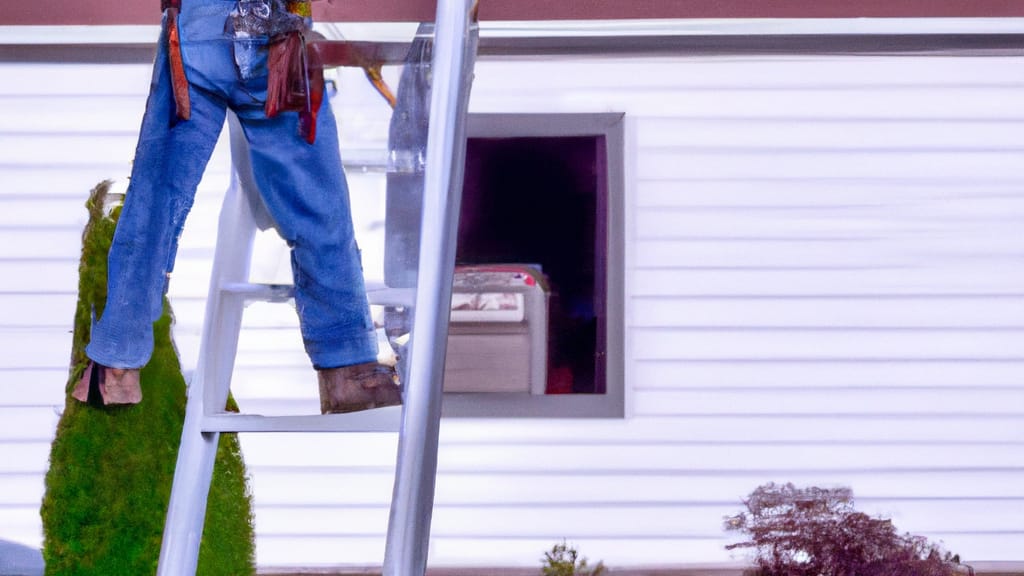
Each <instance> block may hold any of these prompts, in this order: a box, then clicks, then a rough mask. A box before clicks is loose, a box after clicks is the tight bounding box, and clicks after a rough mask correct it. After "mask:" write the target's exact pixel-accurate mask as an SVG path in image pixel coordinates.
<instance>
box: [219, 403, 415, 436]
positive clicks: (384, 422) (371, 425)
mask: <svg viewBox="0 0 1024 576" xmlns="http://www.w3.org/2000/svg"><path fill="white" fill-rule="evenodd" d="M401 425H402V407H401V406H389V407H387V408H377V409H374V410H364V411H362V412H352V413H350V414H324V415H320V414H310V415H299V416H263V415H260V414H237V413H233V412H221V413H216V414H207V415H206V416H204V417H203V423H202V426H201V428H202V431H203V432H398V431H399V430H400V428H401Z"/></svg>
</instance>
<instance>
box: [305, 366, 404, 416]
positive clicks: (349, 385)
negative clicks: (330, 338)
mask: <svg viewBox="0 0 1024 576" xmlns="http://www.w3.org/2000/svg"><path fill="white" fill-rule="evenodd" d="M317 380H318V381H319V383H320V412H321V413H322V414H342V413H345V412H358V411H360V410H369V409H370V408H383V407H385V406H397V405H399V404H401V403H402V393H401V391H400V390H399V388H398V385H397V384H396V383H395V370H394V368H391V367H389V366H384V365H382V364H378V363H377V362H366V363H364V364H354V365H352V366H341V367H339V368H325V369H323V370H317Z"/></svg>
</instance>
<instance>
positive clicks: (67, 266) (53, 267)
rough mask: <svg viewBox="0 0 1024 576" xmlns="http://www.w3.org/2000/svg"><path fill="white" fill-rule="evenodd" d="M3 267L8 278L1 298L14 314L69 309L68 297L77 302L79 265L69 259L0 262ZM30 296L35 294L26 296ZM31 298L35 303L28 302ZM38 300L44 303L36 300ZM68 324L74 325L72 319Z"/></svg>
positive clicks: (1, 285)
mask: <svg viewBox="0 0 1024 576" xmlns="http://www.w3.org/2000/svg"><path fill="white" fill-rule="evenodd" d="M79 249H81V248H79ZM0 266H2V267H3V270H4V278H3V280H2V281H0V294H2V295H3V298H4V304H3V305H4V307H8V306H9V307H10V309H11V310H16V309H18V308H21V307H22V306H25V305H28V304H32V309H33V310H34V311H35V312H37V313H45V312H48V311H50V310H51V309H52V305H54V304H57V305H58V307H59V308H63V307H64V306H65V304H64V299H66V298H68V297H71V298H72V299H77V294H78V262H77V261H72V260H67V259H64V260H8V261H0ZM26 292H29V293H32V294H31V295H28V294H24V293H26ZM29 298H32V299H33V300H31V301H28V299H29ZM34 298H42V299H43V300H34ZM72 306H74V304H72ZM5 320H6V319H5ZM0 322H2V321H0ZM67 322H68V324H69V325H70V319H68V320H67ZM40 323H41V324H43V325H47V324H50V322H49V321H48V320H47V319H46V318H44V319H42V321H41V322H40Z"/></svg>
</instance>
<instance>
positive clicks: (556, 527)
mask: <svg viewBox="0 0 1024 576" xmlns="http://www.w3.org/2000/svg"><path fill="white" fill-rule="evenodd" d="M858 508H859V509H861V510H863V511H864V512H866V513H868V514H870V515H872V516H885V517H888V518H891V519H892V520H893V521H894V522H895V524H896V525H897V526H898V527H899V529H900V530H903V531H914V532H920V531H921V530H922V529H929V530H933V531H953V530H956V531H979V530H980V531H986V532H989V531H992V532H1004V533H1007V536H1019V534H1020V533H1021V532H1024V530H1022V528H1024V527H1022V526H1021V524H1020V520H1019V519H1018V518H1019V514H1020V513H1021V512H1024V500H999V501H985V500H975V501H945V500H930V501H903V502H900V503H898V504H897V503H894V502H877V503H875V502H870V503H867V504H862V505H861V506H859V507H858ZM741 510H742V504H741V503H739V502H736V503H729V504H724V503H723V504H684V505H677V504H673V503H666V502H660V503H651V504H646V505H642V504H625V505H622V506H610V505H605V504H601V503H590V504H588V505H586V506H564V505H559V504H548V505H546V506H544V508H543V509H542V510H540V509H537V508H535V507H513V506H485V507H478V508H474V507H448V506H445V505H443V504H438V505H436V506H435V508H434V512H433V520H432V522H431V536H432V538H445V537H449V538H452V537H454V538H458V537H463V538H465V537H475V538H483V539H489V538H543V539H548V540H551V541H552V542H557V541H559V540H560V539H561V538H563V537H564V535H565V534H573V535H574V536H575V537H578V538H587V537H589V538H610V537H612V536H618V537H621V538H625V539H631V538H661V537H672V536H674V537H679V538H686V537H691V538H692V537H698V538H715V537H721V536H722V535H723V531H724V530H723V528H722V518H725V517H727V516H729V515H731V514H736V513H738V512H740V511H741ZM1006 512H1009V514H1006ZM387 517H388V509H387V508H386V507H381V508H352V507H335V506H323V505H320V506H316V507H308V508H295V509H292V508H263V509H262V510H261V512H260V516H259V517H258V518H257V530H258V531H260V534H261V535H264V534H266V535H279V534H280V533H276V532H272V531H262V530H260V528H259V524H260V523H261V522H262V523H263V524H264V525H274V526H280V527H286V528H285V530H284V532H283V533H284V534H289V533H299V534H303V535H310V536H312V535H321V536H336V537H346V536H350V535H352V536H367V535H370V536H372V535H379V536H384V534H385V532H386V529H387ZM497 518H500V519H501V521H500V522H496V521H495V520H496V519H497Z"/></svg>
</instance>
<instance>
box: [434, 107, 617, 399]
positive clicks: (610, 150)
mask: <svg viewBox="0 0 1024 576" xmlns="http://www.w3.org/2000/svg"><path fill="white" fill-rule="evenodd" d="M466 135H467V138H516V137H562V136H564V137H570V136H596V137H600V138H603V139H604V143H605V155H606V156H605V167H606V173H605V181H606V184H607V186H606V190H605V194H606V197H605V198H604V201H603V202H604V207H605V222H604V223H603V224H602V223H597V229H598V230H601V229H602V228H603V230H604V235H605V237H604V243H605V262H604V278H603V282H604V284H603V288H604V294H605V315H606V325H605V327H606V329H605V333H604V338H605V342H604V345H605V346H604V349H605V351H606V354H605V358H604V359H605V392H604V393H603V394H546V395H531V394H525V393H502V392H475V393H445V395H444V401H443V404H442V416H443V417H446V418H451V417H458V418H467V417H468V418H624V417H625V398H626V394H625V392H626V390H625V329H624V314H625V288H624V282H625V274H624V270H625V261H624V259H625V225H624V222H625V195H626V189H625V188H626V184H625V152H626V150H625V114H624V113H472V114H470V115H469V117H468V120H467V129H466ZM598 204H599V205H600V204H601V200H600V199H599V200H598ZM595 281H596V282H600V281H601V280H600V279H595ZM596 289H597V290H600V287H596Z"/></svg>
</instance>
